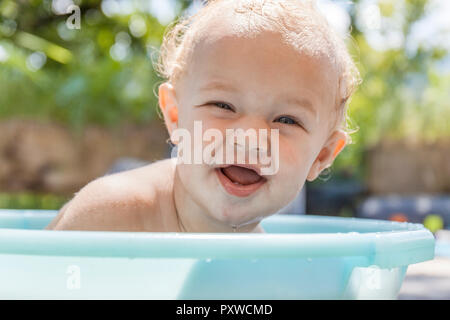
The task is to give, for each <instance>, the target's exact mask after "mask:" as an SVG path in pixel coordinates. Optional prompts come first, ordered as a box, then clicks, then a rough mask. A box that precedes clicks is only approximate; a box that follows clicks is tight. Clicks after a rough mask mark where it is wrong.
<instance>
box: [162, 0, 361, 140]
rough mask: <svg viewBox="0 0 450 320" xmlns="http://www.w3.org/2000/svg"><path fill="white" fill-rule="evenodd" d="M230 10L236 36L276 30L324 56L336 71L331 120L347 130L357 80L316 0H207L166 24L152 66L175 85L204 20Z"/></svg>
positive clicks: (290, 41)
mask: <svg viewBox="0 0 450 320" xmlns="http://www.w3.org/2000/svg"><path fill="white" fill-rule="evenodd" d="M225 16H229V17H231V18H232V19H233V20H232V21H233V26H234V30H233V31H234V32H235V33H236V35H238V36H242V37H250V36H252V35H256V34H259V33H261V32H264V31H272V32H278V33H280V34H281V36H282V38H283V40H284V41H285V42H287V43H288V44H289V45H292V46H293V47H295V48H296V49H297V50H299V51H300V52H301V53H302V54H306V55H309V56H311V57H318V58H326V59H327V60H328V61H329V62H330V64H331V66H332V67H333V68H334V69H335V70H336V73H337V75H338V81H337V84H336V85H337V97H336V106H335V111H336V112H337V114H338V116H337V117H336V123H335V125H337V124H339V121H342V127H343V129H345V130H346V131H347V132H349V133H351V132H350V128H349V125H348V120H349V119H348V115H347V105H348V102H349V100H350V98H351V96H352V95H353V93H354V91H355V90H356V88H357V87H358V85H359V84H360V82H361V79H360V74H359V71H358V69H357V67H356V65H355V63H354V61H353V59H352V57H351V56H350V54H349V52H348V51H347V48H346V44H345V42H344V39H343V38H342V37H341V36H340V35H339V34H338V33H337V32H336V31H335V30H334V29H333V28H332V27H331V26H330V25H329V23H328V21H327V20H326V18H325V17H324V16H323V15H322V14H321V13H320V11H319V10H318V8H317V5H316V3H315V1H314V0H210V1H208V2H207V3H206V4H205V6H203V7H202V8H201V9H200V10H199V11H198V12H197V13H196V14H194V15H192V16H190V17H182V18H180V19H179V20H177V21H175V22H173V23H172V24H171V25H170V26H169V27H168V29H167V30H166V32H165V34H164V38H163V42H162V45H161V48H160V54H159V59H158V61H157V63H156V64H155V69H156V71H157V72H158V73H159V74H160V75H161V77H163V78H165V79H166V80H167V81H169V82H171V83H172V84H173V85H176V83H177V82H178V81H179V79H180V78H181V77H182V76H183V74H184V72H185V71H186V69H187V64H188V63H189V61H190V59H191V57H192V52H193V51H194V49H195V45H196V43H198V42H200V41H201V40H202V39H204V38H205V37H207V36H208V34H207V31H208V26H210V24H213V23H217V22H216V20H217V19H218V17H219V18H220V17H225Z"/></svg>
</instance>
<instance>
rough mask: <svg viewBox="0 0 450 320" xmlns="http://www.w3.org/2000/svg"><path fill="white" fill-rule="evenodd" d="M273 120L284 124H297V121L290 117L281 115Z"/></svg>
mask: <svg viewBox="0 0 450 320" xmlns="http://www.w3.org/2000/svg"><path fill="white" fill-rule="evenodd" d="M275 122H280V123H284V124H298V122H297V121H296V120H294V119H292V118H291V117H287V116H281V117H279V118H277V119H276V120H275Z"/></svg>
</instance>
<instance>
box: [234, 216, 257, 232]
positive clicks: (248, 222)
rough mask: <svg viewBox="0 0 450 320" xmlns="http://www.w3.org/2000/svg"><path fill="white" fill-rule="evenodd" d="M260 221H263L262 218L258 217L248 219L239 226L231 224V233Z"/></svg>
mask: <svg viewBox="0 0 450 320" xmlns="http://www.w3.org/2000/svg"><path fill="white" fill-rule="evenodd" d="M262 219H264V216H258V217H255V218H253V219H250V220H248V221H246V222H243V223H241V224H232V225H231V228H232V229H233V232H236V231H237V229H239V228H242V227H244V226H246V225H248V224H252V223H255V222H260V221H261V220H262Z"/></svg>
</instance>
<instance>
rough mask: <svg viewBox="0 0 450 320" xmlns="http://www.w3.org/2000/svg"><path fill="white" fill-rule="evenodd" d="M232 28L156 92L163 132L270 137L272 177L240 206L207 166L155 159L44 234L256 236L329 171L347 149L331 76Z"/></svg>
mask: <svg viewBox="0 0 450 320" xmlns="http://www.w3.org/2000/svg"><path fill="white" fill-rule="evenodd" d="M230 24H231V22H230V23H222V24H220V25H217V27H216V28H211V29H210V30H209V32H208V37H209V38H208V41H204V42H201V43H200V44H198V46H197V47H196V49H195V50H194V55H193V57H192V61H191V63H190V65H189V68H188V70H187V72H186V75H185V76H184V77H183V78H182V81H180V83H178V84H177V85H175V84H171V83H168V82H166V83H163V84H162V85H161V86H160V87H159V105H160V107H161V111H162V113H163V116H164V120H165V124H166V126H167V129H168V131H169V133H170V134H171V133H172V132H173V131H174V130H175V129H178V128H183V129H186V130H188V131H189V132H190V133H191V134H192V133H193V131H194V129H193V124H194V122H195V121H201V122H202V123H203V127H204V129H206V128H215V129H217V130H219V131H221V132H223V133H224V132H225V130H226V129H228V128H235V129H236V128H239V129H243V130H247V129H249V128H252V129H255V130H256V131H258V130H259V129H261V128H262V129H270V130H272V129H277V130H279V134H280V136H279V163H280V166H279V171H278V172H277V173H276V174H274V175H271V176H267V177H265V178H266V180H265V182H264V184H263V186H262V187H261V188H259V189H258V190H257V191H255V192H254V193H253V194H251V195H249V196H245V197H238V196H236V195H233V194H230V192H227V191H226V189H225V188H224V187H223V185H222V184H221V182H219V178H218V177H221V176H220V175H218V173H217V172H219V171H218V170H216V168H213V167H212V166H210V165H207V164H198V165H197V164H195V165H192V164H182V165H176V166H175V164H174V162H173V161H172V160H162V161H159V162H156V163H154V164H151V165H148V166H145V167H143V168H139V169H135V170H130V171H126V172H122V173H118V174H114V175H111V176H107V177H102V178H99V179H97V180H94V181H93V182H91V183H89V184H88V185H86V186H85V187H84V188H83V189H82V190H81V191H80V192H79V193H78V194H77V195H76V196H75V198H74V199H72V200H71V201H70V202H69V203H68V204H67V205H66V206H64V208H62V210H61V212H60V214H59V215H58V217H56V218H55V221H53V222H52V223H51V224H50V225H49V226H48V229H52V230H109V231H152V232H233V231H234V228H235V227H234V226H241V227H239V228H238V230H237V231H238V232H263V230H262V228H261V226H260V225H259V221H260V220H261V219H262V218H264V217H267V216H270V215H272V214H274V213H275V212H276V211H278V210H279V209H281V208H282V207H284V206H285V205H287V204H288V203H289V202H290V201H292V200H293V199H294V198H295V196H296V195H297V194H298V192H299V191H300V190H301V188H302V187H303V184H304V182H305V180H309V181H312V180H314V179H316V178H317V176H318V175H319V174H320V172H321V171H322V170H323V169H324V168H326V167H328V166H330V165H331V164H332V162H333V160H334V158H335V157H336V156H337V154H338V153H339V152H335V150H336V147H337V146H339V150H342V148H343V145H342V141H346V133H345V132H344V131H342V130H340V129H339V128H335V127H333V125H332V123H334V122H335V120H336V113H335V112H334V110H335V105H336V104H335V102H336V97H337V94H336V92H337V78H338V77H337V74H336V72H335V70H334V69H333V68H332V66H331V65H330V64H329V62H328V61H326V60H323V59H322V60H321V59H316V58H311V57H308V56H305V55H303V54H302V53H301V52H299V51H298V50H297V49H296V48H293V47H291V46H290V45H289V44H286V43H285V42H283V39H282V38H281V37H280V35H279V34H276V33H273V32H265V33H261V34H259V35H258V36H257V37H254V38H252V39H244V38H241V37H239V36H236V35H235V34H234V33H233V28H230V27H229V25H230ZM207 88H208V89H207ZM217 102H220V103H219V104H218V103H217ZM174 115H178V116H174ZM282 120H283V121H282ZM223 136H225V134H223ZM258 219H259V220H258ZM254 221H257V222H254ZM250 222H251V223H250Z"/></svg>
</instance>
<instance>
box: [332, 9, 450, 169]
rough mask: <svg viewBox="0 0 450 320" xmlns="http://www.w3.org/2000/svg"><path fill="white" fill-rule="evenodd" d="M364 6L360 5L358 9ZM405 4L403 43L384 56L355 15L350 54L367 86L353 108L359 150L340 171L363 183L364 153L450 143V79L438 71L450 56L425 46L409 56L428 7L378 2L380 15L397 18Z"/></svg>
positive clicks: (339, 163) (350, 152) (353, 148)
mask: <svg viewBox="0 0 450 320" xmlns="http://www.w3.org/2000/svg"><path fill="white" fill-rule="evenodd" d="M362 2H363V1H355V6H356V7H357V6H358V5H359V4H361V3H362ZM402 4H404V7H403V15H402V17H403V19H402V23H401V32H402V34H403V39H405V40H404V43H403V45H402V46H400V47H399V48H392V49H386V50H382V51H381V50H376V49H374V48H373V47H371V46H370V45H369V43H368V39H367V35H366V34H365V32H364V30H360V29H359V27H358V25H357V24H356V23H355V21H356V15H357V11H356V10H353V11H352V22H353V23H352V38H353V41H352V43H351V45H350V46H349V48H350V50H351V53H352V56H353V57H355V60H356V61H357V65H358V68H359V70H360V72H361V76H362V79H363V82H362V84H361V86H360V87H359V89H358V90H357V92H356V93H355V95H354V96H353V97H352V100H351V103H350V107H349V116H350V118H351V120H352V124H353V126H354V127H356V128H358V131H357V132H356V133H354V134H353V135H352V139H353V142H354V144H352V145H349V146H347V147H346V148H345V149H344V151H343V152H342V153H341V154H340V155H339V157H338V158H337V159H336V161H335V164H334V166H333V168H334V170H336V171H340V170H343V169H346V170H349V171H352V172H354V174H355V175H357V176H360V177H363V176H364V170H365V159H364V154H365V150H366V149H367V148H370V147H371V146H373V145H375V144H376V143H379V142H380V141H383V140H405V139H406V140H413V141H416V142H433V141H435V140H438V139H444V138H449V137H450V125H449V120H448V119H450V104H449V101H450V90H449V89H448V88H450V74H441V73H440V72H439V70H438V67H436V65H437V62H439V61H440V60H441V59H443V58H445V57H446V58H447V59H448V58H449V54H450V53H449V52H448V51H447V50H445V49H443V48H440V47H433V48H428V47H425V46H423V45H422V43H418V49H417V51H415V52H414V51H412V52H407V50H406V45H407V44H408V42H409V41H412V40H411V33H412V27H413V25H414V23H416V22H417V21H419V20H420V19H421V18H423V16H424V13H425V9H426V6H427V4H428V1H426V0H405V1H403V0H402V1H393V0H379V1H378V6H379V8H380V12H381V14H382V15H383V16H387V17H389V16H392V15H393V12H394V10H395V6H396V5H397V6H401V5H402ZM397 10H398V9H397ZM389 31H390V30H389Z"/></svg>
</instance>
